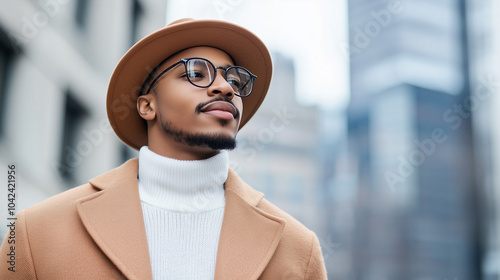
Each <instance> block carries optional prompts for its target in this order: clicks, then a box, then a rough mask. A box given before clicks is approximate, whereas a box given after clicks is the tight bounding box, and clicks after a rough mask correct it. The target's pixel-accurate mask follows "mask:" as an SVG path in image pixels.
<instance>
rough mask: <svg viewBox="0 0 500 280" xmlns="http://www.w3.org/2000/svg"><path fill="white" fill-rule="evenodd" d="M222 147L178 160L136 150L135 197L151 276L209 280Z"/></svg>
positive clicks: (219, 214) (223, 170) (221, 199)
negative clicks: (210, 153)
mask: <svg viewBox="0 0 500 280" xmlns="http://www.w3.org/2000/svg"><path fill="white" fill-rule="evenodd" d="M228 168H229V158H228V153H227V152H226V151H221V152H220V153H219V154H217V155H215V156H213V157H211V158H208V159H205V160H194V161H183V160H176V159H171V158H167V157H164V156H160V155H158V154H155V153H154V152H152V151H151V150H149V148H148V147H147V146H144V147H142V148H141V150H140V151H139V174H138V181H139V196H140V198H141V204H142V210H143V214H144V224H145V226H146V235H147V239H148V245H149V255H150V258H151V267H152V271H153V279H214V273H215V260H216V256H217V246H218V242H219V235H220V230H221V225H222V218H223V214H224V205H225V193H224V182H226V180H227V174H228Z"/></svg>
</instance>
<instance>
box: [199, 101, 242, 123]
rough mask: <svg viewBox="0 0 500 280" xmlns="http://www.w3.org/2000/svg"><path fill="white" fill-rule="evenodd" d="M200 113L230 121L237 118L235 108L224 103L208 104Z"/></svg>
mask: <svg viewBox="0 0 500 280" xmlns="http://www.w3.org/2000/svg"><path fill="white" fill-rule="evenodd" d="M200 111H201V112H203V113H206V114H209V115H213V116H216V117H219V118H221V119H227V120H232V119H235V118H236V117H237V111H236V108H235V107H234V106H233V105H232V104H231V103H229V102H226V101H214V102H210V103H209V104H207V105H205V106H203V107H202V108H201V110H200Z"/></svg>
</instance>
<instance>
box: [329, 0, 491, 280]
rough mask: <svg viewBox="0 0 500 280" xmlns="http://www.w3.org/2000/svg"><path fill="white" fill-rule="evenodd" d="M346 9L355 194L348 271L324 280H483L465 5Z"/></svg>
mask: <svg viewBox="0 0 500 280" xmlns="http://www.w3.org/2000/svg"><path fill="white" fill-rule="evenodd" d="M348 4H349V29H350V30H349V34H350V41H349V44H348V45H349V50H348V52H349V55H350V65H351V103H350V105H349V109H348V113H347V118H348V128H347V131H348V132H347V133H348V146H349V156H348V159H349V160H350V161H351V163H352V170H353V173H354V174H355V176H356V178H357V180H356V185H357V187H356V200H355V202H354V205H353V207H354V209H355V210H354V214H353V216H354V226H353V227H354V230H353V232H354V233H353V234H352V236H349V237H348V238H345V239H346V240H348V244H349V246H350V250H351V253H350V254H349V255H348V257H350V264H351V267H349V266H344V267H340V266H339V267H338V269H335V270H333V273H334V274H331V275H332V276H331V277H332V278H335V277H340V278H339V279H357V280H358V279H359V280H362V279H370V280H372V279H373V280H378V279H381V280H382V279H383V280H385V279H388V280H400V279H481V262H482V256H483V252H482V250H483V247H482V245H481V236H482V220H481V218H482V216H481V215H480V210H479V209H478V205H479V202H480V198H481V190H480V189H479V187H478V184H477V180H476V176H475V172H474V171H475V168H474V153H473V152H474V149H473V142H472V140H473V139H472V128H471V107H472V106H473V105H471V104H470V103H469V102H468V101H467V100H468V97H469V96H470V90H469V65H468V62H469V59H468V51H467V45H468V39H467V28H466V26H467V17H466V10H465V1H462V0H459V1H430V0H424V1H410V0H404V1H385V0H370V1H368V0H352V1H349V3H348ZM330 271H332V270H330Z"/></svg>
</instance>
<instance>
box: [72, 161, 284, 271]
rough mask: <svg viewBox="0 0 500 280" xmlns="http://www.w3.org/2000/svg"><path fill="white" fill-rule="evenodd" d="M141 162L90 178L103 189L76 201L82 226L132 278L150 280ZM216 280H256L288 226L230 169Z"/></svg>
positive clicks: (98, 187) (258, 193)
mask: <svg viewBox="0 0 500 280" xmlns="http://www.w3.org/2000/svg"><path fill="white" fill-rule="evenodd" d="M137 170H138V160H137V159H136V158H135V159H131V160H129V161H127V162H126V163H124V164H123V165H122V166H120V167H118V168H115V169H113V170H111V171H109V172H107V173H105V174H103V175H101V176H98V177H96V178H93V179H91V180H90V181H89V182H90V184H91V185H92V186H93V187H94V188H96V189H98V190H99V192H97V193H94V194H92V195H90V196H88V197H84V198H82V199H80V200H79V201H78V202H77V211H78V213H79V215H80V217H81V220H82V222H83V225H84V226H85V228H86V229H87V231H88V233H89V234H90V236H91V237H92V238H93V239H94V241H95V242H96V244H97V245H98V246H99V248H100V249H101V250H102V252H103V253H104V254H106V256H107V257H108V258H109V259H110V260H111V261H112V262H113V264H114V265H115V266H116V267H117V268H118V269H119V270H120V271H121V273H123V275H124V276H125V277H127V278H128V279H151V278H152V272H151V263H150V259H149V251H148V243H147V239H146V230H145V227H144V218H143V215H142V206H141V202H140V199H139V191H138V184H137ZM225 189H226V206H225V209H224V218H223V221H222V228H221V233H220V239H219V245H218V250H217V261H216V267H215V279H257V278H258V277H259V275H260V274H261V273H262V271H263V270H264V269H265V267H266V266H267V263H268V262H269V260H270V259H271V257H272V255H273V254H274V251H275V250H276V247H277V246H278V243H279V241H280V238H281V235H282V233H283V230H284V228H285V222H284V221H283V220H282V219H280V218H278V217H275V216H273V215H271V214H268V213H266V212H265V211H263V210H261V209H259V208H257V207H256V206H257V205H258V204H259V202H260V201H261V200H262V199H263V197H264V195H263V194H262V193H261V192H258V191H255V190H254V189H252V188H251V187H250V186H248V185H247V184H246V183H245V182H243V181H242V180H241V179H240V178H239V177H238V175H237V174H236V173H235V172H234V171H233V170H231V169H229V173H228V179H227V181H226V183H225Z"/></svg>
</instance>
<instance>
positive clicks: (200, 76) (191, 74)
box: [184, 71, 205, 80]
mask: <svg viewBox="0 0 500 280" xmlns="http://www.w3.org/2000/svg"><path fill="white" fill-rule="evenodd" d="M184 76H185V77H188V78H189V79H191V80H193V79H195V80H200V79H204V78H205V75H204V74H203V73H202V72H197V71H191V72H187V73H186V74H185V75H184Z"/></svg>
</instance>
